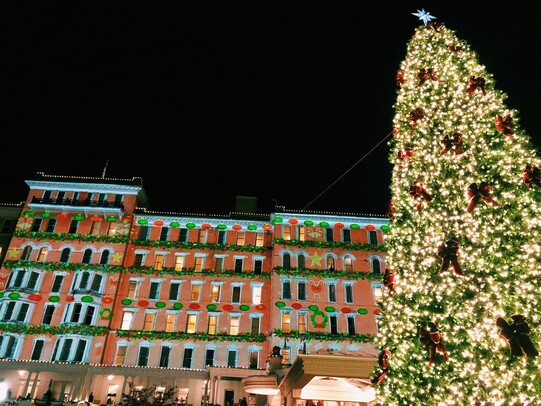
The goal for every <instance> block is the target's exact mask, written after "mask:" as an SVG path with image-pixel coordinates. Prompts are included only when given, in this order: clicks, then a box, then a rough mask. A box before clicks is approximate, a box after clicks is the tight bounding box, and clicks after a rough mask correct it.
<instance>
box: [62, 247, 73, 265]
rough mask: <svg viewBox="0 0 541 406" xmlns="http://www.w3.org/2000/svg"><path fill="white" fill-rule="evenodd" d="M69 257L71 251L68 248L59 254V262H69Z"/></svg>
mask: <svg viewBox="0 0 541 406" xmlns="http://www.w3.org/2000/svg"><path fill="white" fill-rule="evenodd" d="M70 256H71V250H70V249H69V248H64V249H63V250H62V254H60V262H64V263H66V262H69V260H70Z"/></svg>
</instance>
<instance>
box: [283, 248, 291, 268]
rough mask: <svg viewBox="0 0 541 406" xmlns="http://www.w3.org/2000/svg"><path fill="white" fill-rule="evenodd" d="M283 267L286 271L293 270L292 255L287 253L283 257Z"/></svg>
mask: <svg viewBox="0 0 541 406" xmlns="http://www.w3.org/2000/svg"><path fill="white" fill-rule="evenodd" d="M282 267H283V268H285V269H290V268H291V255H290V254H288V253H287V252H286V253H284V255H282Z"/></svg>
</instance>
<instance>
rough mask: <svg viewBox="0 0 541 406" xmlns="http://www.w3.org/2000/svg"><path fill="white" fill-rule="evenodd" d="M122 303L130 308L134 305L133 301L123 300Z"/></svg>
mask: <svg viewBox="0 0 541 406" xmlns="http://www.w3.org/2000/svg"><path fill="white" fill-rule="evenodd" d="M120 303H122V304H123V305H124V306H129V305H131V304H132V303H133V301H132V300H131V299H122V302H120Z"/></svg>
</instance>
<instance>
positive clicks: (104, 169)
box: [101, 159, 109, 179]
mask: <svg viewBox="0 0 541 406" xmlns="http://www.w3.org/2000/svg"><path fill="white" fill-rule="evenodd" d="M108 164H109V159H107V162H105V166H104V167H103V173H102V174H101V178H102V179H105V171H106V170H107V165H108Z"/></svg>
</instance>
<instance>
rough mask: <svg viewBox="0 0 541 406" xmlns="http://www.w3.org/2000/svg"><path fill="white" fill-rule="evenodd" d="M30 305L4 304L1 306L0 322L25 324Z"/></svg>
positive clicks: (10, 302) (12, 302)
mask: <svg viewBox="0 0 541 406" xmlns="http://www.w3.org/2000/svg"><path fill="white" fill-rule="evenodd" d="M29 307H30V305H29V304H28V303H21V302H15V301H9V302H3V303H2V305H1V306H0V314H1V317H0V320H2V321H5V322H9V321H13V322H15V321H17V322H25V321H26V320H25V319H26V316H27V314H28V309H29Z"/></svg>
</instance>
